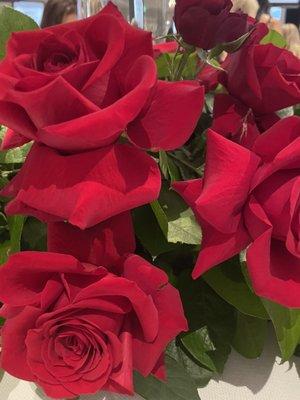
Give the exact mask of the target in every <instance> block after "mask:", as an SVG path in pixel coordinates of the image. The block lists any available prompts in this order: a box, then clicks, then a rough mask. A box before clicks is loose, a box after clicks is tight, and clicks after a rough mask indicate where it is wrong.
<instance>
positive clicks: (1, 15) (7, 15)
mask: <svg viewBox="0 0 300 400" xmlns="http://www.w3.org/2000/svg"><path fill="white" fill-rule="evenodd" d="M0 27H1V29H0V59H1V58H3V57H4V56H5V49H6V42H7V40H8V38H9V36H10V34H11V33H12V32H16V31H27V30H32V29H36V28H38V25H37V24H36V23H35V22H34V20H33V19H31V18H30V17H28V16H27V15H24V14H22V13H20V12H19V11H16V10H14V9H12V8H10V7H0Z"/></svg>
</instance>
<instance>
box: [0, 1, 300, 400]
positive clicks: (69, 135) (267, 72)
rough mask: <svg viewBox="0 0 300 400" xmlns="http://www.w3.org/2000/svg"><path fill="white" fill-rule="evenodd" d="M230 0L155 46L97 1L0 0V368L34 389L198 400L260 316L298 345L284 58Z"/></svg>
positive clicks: (248, 348)
mask: <svg viewBox="0 0 300 400" xmlns="http://www.w3.org/2000/svg"><path fill="white" fill-rule="evenodd" d="M231 7H232V3H231V1H230V0H218V1H214V0H177V3H176V8H175V17H174V20H175V23H176V27H177V29H178V34H176V35H170V36H169V37H168V38H167V39H171V40H172V43H163V44H161V45H157V46H154V48H153V43H152V36H151V33H149V32H145V31H142V30H140V29H138V28H135V27H133V26H131V25H129V24H128V23H127V22H126V21H125V19H124V18H123V17H122V15H121V13H120V12H119V11H118V9H117V7H116V6H114V5H113V3H111V2H110V3H109V4H108V5H107V6H106V7H105V8H104V9H103V10H102V11H101V12H100V13H99V14H97V15H95V16H93V17H91V18H89V19H86V20H81V21H78V22H74V23H69V24H64V25H59V26H55V27H51V28H47V29H43V30H40V29H38V27H37V26H36V25H35V24H34V22H33V21H32V20H31V19H30V18H28V17H26V16H24V15H22V14H20V13H18V12H16V11H13V10H12V9H10V8H2V9H1V11H0V57H1V58H2V61H1V63H0V88H1V90H0V123H1V124H2V125H3V129H2V131H1V138H2V152H1V153H0V158H1V159H0V167H1V171H0V172H1V178H0V179H1V181H0V182H1V187H2V191H1V207H2V211H1V227H0V237H1V245H0V259H1V263H2V264H3V265H2V267H1V269H0V301H1V303H2V304H3V306H2V308H1V317H2V320H1V323H2V325H3V327H2V330H1V342H2V349H1V368H2V369H3V370H5V371H7V372H8V373H10V374H11V375H13V376H15V377H17V378H20V379H23V380H28V381H32V382H35V383H36V384H37V385H38V386H40V387H41V388H42V389H43V390H44V392H45V393H46V394H47V395H48V396H49V397H51V398H70V399H72V398H77V397H78V396H80V395H83V394H92V393H97V392H99V391H102V390H105V391H112V392H117V393H122V394H125V395H132V394H134V392H137V393H139V394H140V395H141V396H142V397H143V398H145V399H146V400H158V399H159V400H169V399H172V400H183V399H189V400H196V399H198V388H201V387H203V386H205V385H207V384H208V382H209V380H210V379H211V378H212V377H213V376H214V375H216V374H221V373H222V371H223V369H224V367H225V364H226V360H227V358H228V356H229V354H230V352H231V349H232V348H234V349H235V350H236V351H238V352H239V353H240V354H242V355H243V356H245V357H248V358H257V357H259V356H260V354H261V353H262V351H263V348H264V343H265V340H266V337H267V336H266V333H267V327H268V325H271V323H272V325H273V327H274V329H275V332H276V335H277V338H278V343H279V347H280V350H281V353H282V359H283V360H288V359H290V358H291V357H292V356H293V355H294V354H297V352H299V348H298V347H297V346H298V345H299V344H300V247H299V246H300V229H299V228H300V225H299V223H300V220H299V215H300V214H299V210H300V118H299V117H298V116H297V113H298V114H299V109H298V108H297V105H298V104H299V103H300V60H298V59H297V58H296V57H295V56H294V55H293V54H292V53H290V52H289V51H288V50H286V49H285V48H284V47H285V43H284V40H283V38H282V37H281V36H280V35H279V34H278V33H276V32H273V31H270V32H268V30H267V27H266V26H265V25H263V24H257V23H256V21H254V20H253V19H251V18H250V17H248V16H247V15H245V14H242V13H240V12H238V13H231V12H230V10H231ZM17 31H20V32H17ZM224 51H225V52H226V53H227V54H228V55H227V57H226V59H225V61H224V62H222V63H221V64H220V62H219V61H218V60H219V56H220V54H221V53H223V52H224ZM4 127H5V128H4ZM200 397H201V390H200Z"/></svg>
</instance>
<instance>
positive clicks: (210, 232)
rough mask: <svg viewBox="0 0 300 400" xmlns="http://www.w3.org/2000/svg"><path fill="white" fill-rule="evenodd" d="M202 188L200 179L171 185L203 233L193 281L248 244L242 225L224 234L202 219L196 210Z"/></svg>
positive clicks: (247, 237) (248, 240)
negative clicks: (189, 209) (190, 209)
mask: <svg viewBox="0 0 300 400" xmlns="http://www.w3.org/2000/svg"><path fill="white" fill-rule="evenodd" d="M202 186H203V182H202V180H201V179H196V180H192V181H186V182H176V183H174V184H173V188H174V189H175V190H176V191H177V193H179V194H180V195H181V196H182V197H183V199H184V200H185V201H186V202H187V204H188V205H189V206H190V207H191V208H192V209H193V211H194V213H195V216H196V219H197V220H198V222H199V224H200V225H201V228H202V231H203V240H202V243H201V251H200V253H199V256H198V259H197V263H196V266H195V269H194V271H193V278H194V279H197V278H199V276H200V275H202V274H204V273H205V272H207V271H208V270H209V269H210V268H212V267H214V266H215V265H218V264H220V263H221V262H223V261H225V260H227V259H228V258H230V257H232V256H234V255H235V254H238V253H239V252H240V251H241V250H243V249H245V248H246V247H247V245H248V244H249V243H250V237H249V235H248V234H247V232H246V230H245V228H244V227H243V224H242V223H240V224H239V226H238V227H237V230H236V231H235V232H233V233H224V232H220V231H218V230H217V229H216V228H215V227H214V226H212V225H210V224H209V223H208V222H207V221H206V220H205V219H204V217H205V215H204V216H203V215H202V213H200V212H199V211H198V209H197V199H198V198H200V196H201V191H202Z"/></svg>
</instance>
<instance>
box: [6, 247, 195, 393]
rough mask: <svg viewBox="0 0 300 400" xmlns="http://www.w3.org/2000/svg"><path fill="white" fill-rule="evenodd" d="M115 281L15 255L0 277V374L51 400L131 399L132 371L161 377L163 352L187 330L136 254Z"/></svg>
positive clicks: (164, 288) (174, 301)
mask: <svg viewBox="0 0 300 400" xmlns="http://www.w3.org/2000/svg"><path fill="white" fill-rule="evenodd" d="M117 267H118V275H115V274H113V273H110V272H108V271H107V270H106V269H105V268H104V267H102V266H99V267H97V266H94V265H92V264H86V263H81V262H79V261H78V260H76V259H75V258H74V257H72V256H70V255H64V254H57V253H50V252H49V253H35V252H23V253H19V254H16V255H13V256H11V258H10V259H9V261H8V262H7V264H6V265H4V266H3V267H2V268H1V271H0V299H1V301H2V302H3V303H4V306H3V308H2V311H1V312H2V315H3V316H4V317H5V318H6V322H5V325H4V327H3V329H2V353H1V367H2V368H3V369H4V370H6V371H7V372H9V373H10V374H12V375H13V376H16V377H18V378H20V379H24V380H29V381H33V382H36V383H37V384H38V385H40V386H41V387H42V388H43V389H44V391H45V392H46V394H47V395H48V396H50V397H53V398H74V397H76V396H78V395H81V394H91V393H96V392H98V391H99V390H109V391H113V392H119V393H124V394H133V392H134V387H133V382H132V373H133V370H137V371H139V372H140V373H141V374H143V375H144V376H147V375H149V374H151V373H152V374H154V375H156V376H158V377H159V378H163V377H164V368H163V367H164V361H163V354H164V350H165V348H166V345H167V344H168V343H169V342H170V341H171V340H172V339H173V338H174V337H175V336H176V335H177V334H179V333H180V332H181V331H185V330H187V323H186V320H185V317H184V314H183V309H182V305H181V301H180V297H179V293H178V292H177V290H176V289H174V288H173V287H172V286H171V285H170V284H169V283H168V278H167V276H166V274H165V273H164V272H162V271H161V270H159V269H158V268H155V267H153V266H152V265H151V264H149V263H148V262H147V261H145V260H143V259H142V258H140V257H138V256H136V255H127V256H126V257H124V258H122V259H121V261H119V262H118V265H117Z"/></svg>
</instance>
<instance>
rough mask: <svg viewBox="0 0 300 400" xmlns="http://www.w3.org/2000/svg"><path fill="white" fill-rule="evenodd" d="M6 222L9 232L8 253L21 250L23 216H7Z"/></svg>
mask: <svg viewBox="0 0 300 400" xmlns="http://www.w3.org/2000/svg"><path fill="white" fill-rule="evenodd" d="M7 222H8V226H9V233H10V245H11V246H10V254H14V253H17V252H18V251H20V250H21V237H22V232H23V226H24V222H25V217H23V216H21V215H15V216H13V217H7Z"/></svg>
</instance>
